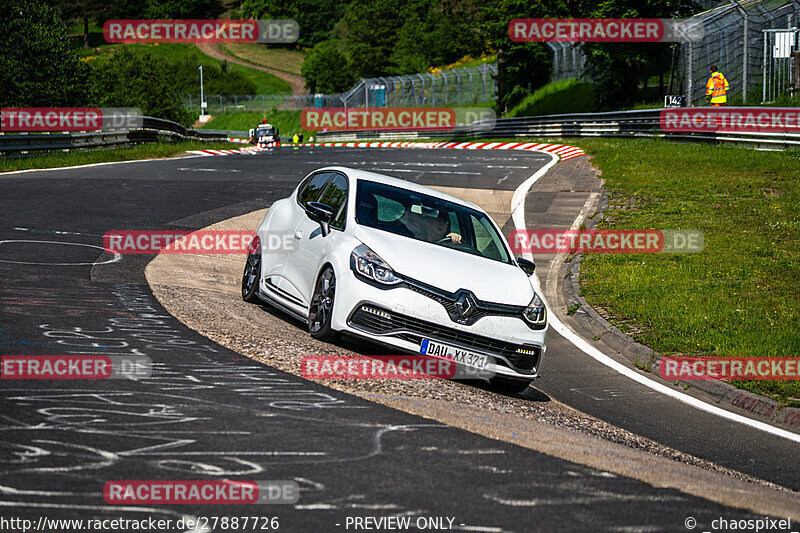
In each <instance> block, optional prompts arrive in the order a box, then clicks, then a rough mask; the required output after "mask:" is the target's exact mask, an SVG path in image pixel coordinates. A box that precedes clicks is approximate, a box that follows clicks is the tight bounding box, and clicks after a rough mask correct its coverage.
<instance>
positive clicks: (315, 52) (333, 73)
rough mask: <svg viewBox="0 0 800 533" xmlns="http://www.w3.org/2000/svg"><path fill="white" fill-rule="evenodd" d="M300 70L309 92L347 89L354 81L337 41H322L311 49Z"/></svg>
mask: <svg viewBox="0 0 800 533" xmlns="http://www.w3.org/2000/svg"><path fill="white" fill-rule="evenodd" d="M300 72H301V73H302V75H303V78H305V80H306V88H307V89H308V90H309V91H310V92H311V93H339V92H343V91H346V90H347V89H349V88H350V87H351V86H352V85H353V84H354V83H355V81H356V78H355V76H354V75H353V73H352V71H351V70H350V69H348V68H347V58H346V57H345V56H344V54H343V53H342V52H341V51H339V44H338V42H337V41H333V40H330V41H323V42H321V43H319V44H318V45H317V46H315V47H314V48H312V49H311V52H309V53H308V55H307V56H306V58H305V60H304V61H303V66H302V67H301V70H300Z"/></svg>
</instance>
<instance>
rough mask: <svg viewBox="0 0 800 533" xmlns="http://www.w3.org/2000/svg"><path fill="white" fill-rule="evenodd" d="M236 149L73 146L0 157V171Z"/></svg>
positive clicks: (220, 145) (196, 144) (212, 145)
mask: <svg viewBox="0 0 800 533" xmlns="http://www.w3.org/2000/svg"><path fill="white" fill-rule="evenodd" d="M224 148H227V149H237V148H241V145H238V144H234V143H229V142H201V141H184V142H157V143H147V144H140V145H137V146H130V147H125V148H103V149H100V150H73V151H71V152H58V153H49V154H42V155H33V156H30V157H15V158H0V172H10V171H12V170H30V169H34V168H58V167H71V166H75V165H90V164H92V163H110V162H115V161H132V160H137V159H158V158H162V157H170V156H174V155H178V154H182V153H183V152H186V151H187V150H220V149H224Z"/></svg>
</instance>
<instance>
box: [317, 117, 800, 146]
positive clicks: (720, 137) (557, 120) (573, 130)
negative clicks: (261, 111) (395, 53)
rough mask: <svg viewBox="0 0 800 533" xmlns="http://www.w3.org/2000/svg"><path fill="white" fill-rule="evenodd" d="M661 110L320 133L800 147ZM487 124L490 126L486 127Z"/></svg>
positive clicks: (326, 137) (340, 138)
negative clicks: (679, 123)
mask: <svg viewBox="0 0 800 533" xmlns="http://www.w3.org/2000/svg"><path fill="white" fill-rule="evenodd" d="M661 111H662V110H661V109H644V110H635V111H610V112H605V113H575V114H569V115H545V116H539V117H518V118H501V119H497V120H496V121H494V124H493V125H491V127H490V125H488V124H482V123H474V124H472V125H470V126H467V127H456V128H455V129H453V130H451V131H444V132H430V131H428V132H409V131H405V132H388V131H384V132H378V131H358V132H331V133H325V132H322V133H319V134H318V135H317V139H318V140H319V141H324V142H350V141H362V140H413V139H441V138H446V139H452V138H478V137H481V138H524V137H650V138H654V137H660V138H666V139H673V140H679V141H689V142H705V143H731V144H741V145H746V146H752V147H757V148H771V149H785V148H800V134H796V133H742V132H735V133H734V132H731V133H725V132H716V133H703V132H699V133H671V132H664V131H661V129H660V127H659V119H658V118H659V113H660V112H661ZM484 126H485V127H484Z"/></svg>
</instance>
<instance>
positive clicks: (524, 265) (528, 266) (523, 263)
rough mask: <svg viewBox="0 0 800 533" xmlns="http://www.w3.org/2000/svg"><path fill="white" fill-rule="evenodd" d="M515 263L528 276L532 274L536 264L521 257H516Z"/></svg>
mask: <svg viewBox="0 0 800 533" xmlns="http://www.w3.org/2000/svg"><path fill="white" fill-rule="evenodd" d="M517 264H518V265H519V267H520V268H521V269H522V271H523V272H525V274H527V275H528V277H530V276H532V275H533V272H534V270H536V264H535V263H534V262H533V261H528V260H527V259H523V258H522V257H517Z"/></svg>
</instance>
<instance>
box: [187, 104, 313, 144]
mask: <svg viewBox="0 0 800 533" xmlns="http://www.w3.org/2000/svg"><path fill="white" fill-rule="evenodd" d="M264 118H266V119H267V122H269V123H270V124H272V125H274V126H275V127H277V128H278V130H279V131H280V134H281V137H290V136H292V135H293V134H295V133H300V131H302V132H303V135H304V139H305V140H308V139H309V137H312V136H316V134H317V132H313V131H307V130H302V128H301V127H300V111H268V112H266V113H258V112H249V111H243V112H240V113H225V114H222V115H217V116H215V117H214V118H213V119H211V120H210V121H208V122H206V123H205V124H204V125H203V127H202V128H201V129H207V130H227V131H247V130H249V129H250V128H254V127H256V126H257V125H258V124H259V123H260V122H261V120H262V119H264Z"/></svg>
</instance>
